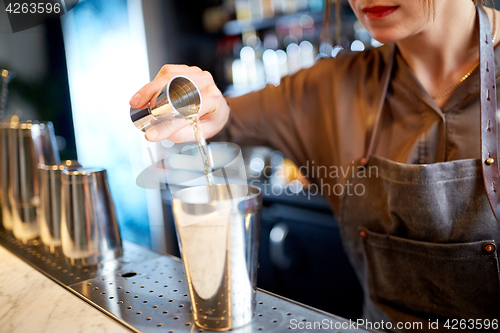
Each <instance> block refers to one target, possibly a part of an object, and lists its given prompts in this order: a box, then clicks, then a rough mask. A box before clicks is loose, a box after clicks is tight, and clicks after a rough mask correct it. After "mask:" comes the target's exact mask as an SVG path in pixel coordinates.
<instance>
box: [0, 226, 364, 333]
mask: <svg viewBox="0 0 500 333" xmlns="http://www.w3.org/2000/svg"><path fill="white" fill-rule="evenodd" d="M9 251H10V252H9ZM23 260H24V262H23ZM42 273H43V274H44V275H45V276H44V275H43V274H42ZM49 278H50V279H52V281H51V280H50V279H49ZM61 287H64V288H61ZM65 289H66V290H65ZM78 298H80V299H78ZM256 299H257V306H256V312H255V317H254V319H253V321H252V323H251V324H249V325H246V326H244V327H241V328H237V329H233V330H232V332H236V333H250V332H257V331H264V332H290V331H294V332H311V331H323V332H331V331H334V332H367V331H365V330H362V329H353V328H352V327H351V328H349V326H348V323H349V322H348V321H346V320H345V319H342V318H340V317H337V316H334V315H331V314H329V313H326V312H323V311H320V310H317V309H314V308H311V307H308V306H306V305H302V304H299V303H296V302H294V301H291V300H288V299H285V298H282V297H279V296H277V295H273V294H270V293H267V292H265V291H263V290H258V291H257V297H256ZM82 300H83V301H82ZM84 301H85V302H84ZM332 301H335V300H332ZM86 302H87V303H86ZM190 303H191V302H190V299H189V290H188V287H187V282H186V275H185V272H184V267H183V264H182V261H180V260H179V259H178V258H176V257H171V256H166V255H161V254H159V253H156V252H153V251H151V250H149V249H147V248H144V247H142V246H139V245H136V244H134V243H131V242H124V256H123V258H122V259H120V260H111V261H107V262H105V263H103V264H100V265H98V266H92V267H75V266H70V265H68V264H66V263H65V260H64V258H63V256H62V255H58V254H56V255H54V254H50V253H46V252H45V251H44V249H43V246H42V245H41V244H39V243H37V242H35V244H32V245H23V244H22V243H21V242H19V241H17V240H16V239H14V238H13V237H12V236H11V235H9V234H7V233H5V232H4V231H0V332H35V333H36V332H51V333H52V332H68V331H71V332H74V331H78V332H92V333H97V332H128V331H134V332H169V333H172V332H202V331H203V330H202V329H200V328H198V327H196V326H195V325H194V322H193V318H192V313H191V310H190V308H191V304H190ZM99 310H101V311H99ZM105 314H106V315H108V316H106V315H105ZM112 319H114V320H112ZM318 323H323V325H324V324H325V323H326V324H327V325H328V329H326V327H323V329H318V330H311V329H307V328H308V327H312V326H311V325H315V324H318ZM120 324H121V325H120ZM306 325H309V326H306ZM334 327H336V328H338V329H332V328H334ZM342 327H345V328H342ZM301 328H304V329H301Z"/></svg>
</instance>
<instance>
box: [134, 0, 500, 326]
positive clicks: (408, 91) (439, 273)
mask: <svg viewBox="0 0 500 333" xmlns="http://www.w3.org/2000/svg"><path fill="white" fill-rule="evenodd" d="M349 3H350V5H351V7H352V9H353V11H354V13H355V14H356V16H357V18H358V19H359V20H360V21H361V23H362V24H363V25H364V27H365V28H366V29H367V30H368V32H369V33H370V34H371V35H372V36H373V38H375V39H376V40H378V41H380V42H382V43H384V46H382V47H379V48H374V49H370V50H366V51H363V52H348V51H343V52H341V53H340V54H339V55H338V56H337V57H336V58H331V59H324V60H320V61H318V62H317V63H316V64H315V65H314V66H313V67H311V68H309V69H305V70H302V71H299V72H298V73H296V74H295V75H292V76H288V77H285V78H283V80H282V82H281V84H280V85H279V86H277V87H274V86H268V87H266V88H264V89H263V90H261V91H258V92H253V93H250V94H247V95H244V96H241V97H237V98H225V97H224V96H223V95H222V94H221V92H220V91H219V89H218V88H217V87H216V85H215V83H214V81H213V79H212V76H211V75H210V73H208V72H205V71H202V70H201V69H199V68H197V67H188V66H183V65H166V66H164V67H163V68H162V69H161V71H160V72H159V73H158V75H157V77H156V78H155V79H154V80H153V81H152V82H150V83H148V84H147V85H146V86H144V87H143V88H142V89H141V90H139V92H138V93H137V94H135V95H134V96H133V97H132V99H131V100H130V104H131V106H132V107H134V108H143V107H145V106H146V105H147V104H148V103H149V102H150V101H152V100H154V99H155V97H156V95H157V94H158V93H159V91H160V90H161V89H162V88H163V87H164V86H165V85H166V84H167V83H168V82H169V80H170V79H171V78H172V77H173V76H176V75H184V76H186V77H189V78H190V79H192V80H193V81H194V82H195V83H196V84H197V86H198V88H199V89H200V92H201V95H202V98H203V106H202V109H201V111H200V119H201V123H202V127H203V130H204V132H205V134H206V135H207V137H214V136H215V137H216V138H217V139H221V140H227V141H236V142H239V141H242V140H245V141H252V142H253V143H259V144H265V145H268V146H271V147H273V148H276V149H278V150H281V151H282V152H283V153H284V154H285V156H287V157H289V158H291V159H292V160H293V161H294V162H295V163H296V164H297V165H298V166H299V167H301V166H306V167H308V168H312V167H314V168H318V167H319V166H326V167H327V168H331V167H336V168H337V169H338V170H344V171H346V170H349V171H348V172H344V173H343V174H342V173H336V174H333V175H332V174H331V173H325V172H319V173H318V172H314V177H311V175H312V174H313V172H309V176H310V179H309V180H310V181H311V182H312V183H314V184H317V185H318V186H319V188H320V190H321V193H322V194H323V195H324V196H326V197H327V199H328V201H329V203H330V204H331V206H332V208H333V209H334V211H335V212H336V213H337V215H338V217H339V220H340V222H341V228H342V235H343V242H344V246H345V248H346V251H347V253H348V255H349V257H350V260H351V263H352V264H353V266H354V268H355V271H356V273H357V275H358V278H359V279H360V281H361V283H362V285H363V288H364V292H365V302H364V313H363V316H364V317H365V318H366V319H367V320H369V321H371V322H382V321H385V322H387V321H391V322H392V323H394V324H396V323H400V322H423V323H425V325H424V329H425V328H428V325H430V324H434V323H438V324H439V327H440V328H442V329H445V328H446V329H448V328H449V329H452V328H461V329H463V328H467V329H470V330H472V331H475V330H480V329H484V328H486V326H484V325H483V326H480V324H481V325H482V324H485V323H486V322H487V321H488V322H490V323H491V322H494V321H495V320H496V321H497V324H498V319H499V318H500V284H499V280H500V279H499V265H498V258H497V254H498V242H499V241H500V227H499V223H498V222H497V221H498V220H497V217H498V216H496V208H497V201H498V199H497V195H498V194H497V193H499V191H500V186H499V184H498V183H497V182H498V181H499V175H498V174H499V170H498V162H497V145H498V139H497V135H496V130H497V125H496V120H495V112H496V88H495V81H496V78H495V75H494V73H495V71H496V73H500V68H498V63H499V62H500V50H499V49H498V48H496V49H494V48H493V46H496V45H497V44H498V42H499V40H500V38H499V37H498V30H499V27H498V25H499V24H498V22H497V16H498V14H497V11H496V10H494V9H491V8H487V7H483V4H482V3H477V1H473V0H415V1H408V0H390V1H382V0H349ZM490 22H491V23H490ZM480 51H481V53H482V55H481V60H480ZM495 65H496V68H495ZM480 74H481V75H480ZM488 80H489V81H488ZM480 87H481V88H480ZM146 138H147V139H148V140H149V141H160V140H163V139H168V140H171V141H174V142H185V141H193V140H194V136H193V133H192V130H191V128H189V126H188V124H187V122H186V121H185V120H183V119H178V120H174V121H170V122H163V123H160V124H158V125H156V126H154V127H152V128H150V129H149V130H148V131H147V132H146ZM353 167H355V168H356V170H355V172H351V170H350V169H349V168H353ZM302 170H304V169H303V168H302ZM343 175H345V177H344V176H343ZM349 184H350V186H352V187H351V188H353V187H355V186H358V187H357V188H358V191H356V193H354V192H353V191H351V192H349V193H350V194H348V191H341V189H342V187H344V189H345V186H347V185H349ZM360 186H361V187H362V188H363V189H364V191H361V187H360ZM332 301H334V300H332ZM464 323H465V326H464ZM453 325H454V326H453ZM489 328H495V327H494V326H490V327H489ZM497 329H498V326H497Z"/></svg>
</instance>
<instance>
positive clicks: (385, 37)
mask: <svg viewBox="0 0 500 333" xmlns="http://www.w3.org/2000/svg"><path fill="white" fill-rule="evenodd" d="M371 36H372V37H373V39H375V40H376V41H378V42H380V43H382V44H389V43H394V42H397V41H400V40H401V39H403V38H404V37H403V36H399V35H397V34H394V33H372V34H371Z"/></svg>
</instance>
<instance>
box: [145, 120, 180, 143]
mask: <svg viewBox="0 0 500 333" xmlns="http://www.w3.org/2000/svg"><path fill="white" fill-rule="evenodd" d="M187 126H188V121H187V120H186V119H174V120H167V121H162V122H160V123H158V124H156V125H154V126H153V127H151V128H150V129H148V130H147V131H146V139H147V140H148V141H151V142H158V141H161V140H165V139H168V138H169V137H170V136H172V134H174V133H175V132H177V131H180V130H181V129H183V128H184V127H187Z"/></svg>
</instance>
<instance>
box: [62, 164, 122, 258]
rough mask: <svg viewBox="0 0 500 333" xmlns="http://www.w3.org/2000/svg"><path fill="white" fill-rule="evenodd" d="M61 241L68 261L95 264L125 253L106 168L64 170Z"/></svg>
mask: <svg viewBox="0 0 500 333" xmlns="http://www.w3.org/2000/svg"><path fill="white" fill-rule="evenodd" d="M61 186H62V190H61V205H62V209H61V241H62V250H63V253H64V255H65V256H66V261H67V262H68V263H70V264H72V265H94V264H97V263H99V262H100V261H104V260H109V259H114V258H117V257H120V256H121V255H122V253H123V250H122V242H121V237H120V229H119V227H118V220H117V218H116V211H115V206H114V203H113V198H112V196H111V191H110V189H109V185H108V176H107V173H106V170H105V169H101V168H79V169H77V170H63V171H62V175H61Z"/></svg>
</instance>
